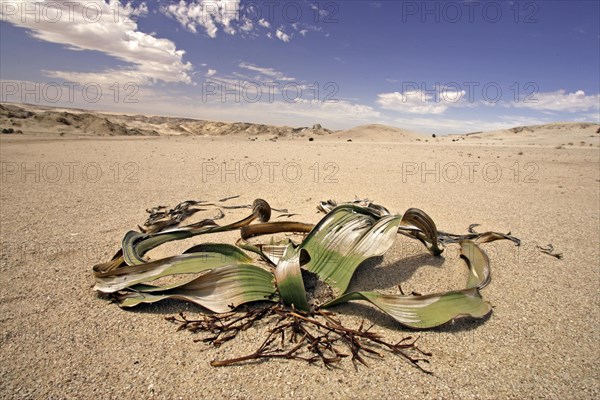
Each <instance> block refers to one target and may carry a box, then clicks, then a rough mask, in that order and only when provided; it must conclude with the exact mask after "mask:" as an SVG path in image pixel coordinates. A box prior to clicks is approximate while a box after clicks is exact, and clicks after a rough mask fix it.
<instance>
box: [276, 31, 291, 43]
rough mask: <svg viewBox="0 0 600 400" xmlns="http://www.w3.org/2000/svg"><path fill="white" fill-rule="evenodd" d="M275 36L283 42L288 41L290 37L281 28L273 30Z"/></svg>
mask: <svg viewBox="0 0 600 400" xmlns="http://www.w3.org/2000/svg"><path fill="white" fill-rule="evenodd" d="M275 36H277V39H279V40H281V41H283V42H285V43H287V42H289V41H290V39H291V36H290V35H288V34H287V33H285V32H284V31H282V30H281V28H279V29H277V32H275Z"/></svg>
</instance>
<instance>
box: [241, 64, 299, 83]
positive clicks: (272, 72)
mask: <svg viewBox="0 0 600 400" xmlns="http://www.w3.org/2000/svg"><path fill="white" fill-rule="evenodd" d="M238 67H240V68H243V69H247V70H249V71H254V72H258V73H259V74H262V75H266V76H268V77H270V78H273V79H276V80H278V81H293V80H294V78H291V77H288V76H285V74H284V73H283V72H280V71H277V70H276V69H273V68H264V67H258V66H256V65H254V64H250V63H246V62H241V63H240V64H239V65H238Z"/></svg>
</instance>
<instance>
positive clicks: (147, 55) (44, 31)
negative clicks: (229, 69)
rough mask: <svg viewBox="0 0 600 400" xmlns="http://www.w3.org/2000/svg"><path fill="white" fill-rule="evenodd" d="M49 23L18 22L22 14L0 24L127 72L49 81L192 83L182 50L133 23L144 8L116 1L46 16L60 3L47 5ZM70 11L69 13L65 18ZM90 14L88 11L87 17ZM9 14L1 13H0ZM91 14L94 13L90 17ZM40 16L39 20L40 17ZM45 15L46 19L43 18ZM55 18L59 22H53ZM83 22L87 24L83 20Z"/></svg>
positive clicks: (66, 75)
mask: <svg viewBox="0 0 600 400" xmlns="http://www.w3.org/2000/svg"><path fill="white" fill-rule="evenodd" d="M23 3H26V4H23V5H22V7H29V9H34V8H35V7H36V6H35V5H33V4H34V3H37V4H38V6H37V7H38V9H39V10H40V13H41V12H42V10H44V8H42V7H40V6H39V4H43V3H44V2H34V1H25V2H23ZM45 3H47V5H46V6H45V10H46V12H47V13H48V17H45V18H41V17H40V18H37V20H38V21H37V22H36V17H35V16H31V17H27V18H21V14H20V13H18V12H17V13H14V14H12V13H7V12H3V13H2V15H1V18H2V20H3V21H7V22H9V23H12V24H14V25H16V26H20V27H23V28H26V29H29V30H30V32H31V35H32V36H33V37H35V38H37V39H40V40H45V41H48V42H52V43H59V44H63V45H66V46H67V48H69V49H71V50H92V51H99V52H102V53H104V54H107V55H109V56H112V57H115V58H117V59H119V60H121V61H125V62H127V63H130V64H131V66H128V67H119V68H111V69H107V70H104V71H101V72H89V73H80V72H72V71H46V73H47V74H48V75H50V76H52V77H56V78H61V79H65V80H69V81H75V82H80V83H89V82H95V83H99V84H110V83H114V82H133V83H137V84H152V83H155V82H156V81H164V82H184V83H191V82H192V81H191V78H190V76H189V75H188V73H189V71H190V70H191V69H192V65H191V64H190V63H189V62H188V63H184V62H183V60H182V58H183V55H184V53H185V52H184V51H183V50H177V48H176V47H175V43H173V42H172V41H171V40H168V39H160V38H156V37H154V36H153V35H150V34H147V33H144V32H141V31H140V30H139V29H138V25H137V23H136V22H135V20H133V19H131V18H130V17H129V16H130V15H135V14H137V15H143V14H144V13H146V12H147V7H146V5H145V3H142V5H140V6H139V7H138V8H133V7H132V6H131V5H130V4H129V3H128V4H126V5H122V4H121V3H120V2H119V1H111V2H110V3H106V2H104V1H99V2H95V3H94V4H96V6H94V7H88V8H87V11H88V12H87V13H86V10H84V6H89V5H88V3H80V2H72V3H69V8H67V6H64V8H61V9H60V10H61V12H60V14H58V11H56V12H55V13H53V14H50V13H51V12H52V11H49V10H50V9H51V8H52V7H54V10H56V7H61V6H60V4H59V2H56V1H49V2H45ZM70 7H72V11H71V12H69V9H70ZM89 9H91V10H92V11H89ZM6 10H7V8H5V7H2V11H6ZM94 10H98V12H97V13H96V14H94V12H93V11H94ZM40 15H41V14H40ZM44 15H46V14H44ZM55 15H59V16H62V17H59V18H58V19H55V18H54V16H55ZM84 16H86V17H87V20H86V19H85V18H84Z"/></svg>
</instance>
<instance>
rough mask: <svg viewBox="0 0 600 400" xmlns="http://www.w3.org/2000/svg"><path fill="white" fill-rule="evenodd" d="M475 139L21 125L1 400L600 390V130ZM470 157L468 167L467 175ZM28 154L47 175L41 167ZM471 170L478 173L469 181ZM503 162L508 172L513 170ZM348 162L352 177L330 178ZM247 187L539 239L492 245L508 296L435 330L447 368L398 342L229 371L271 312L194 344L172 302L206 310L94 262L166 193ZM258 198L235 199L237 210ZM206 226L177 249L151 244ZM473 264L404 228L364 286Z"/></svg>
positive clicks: (4, 233)
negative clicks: (129, 293) (157, 295)
mask: <svg viewBox="0 0 600 400" xmlns="http://www.w3.org/2000/svg"><path fill="white" fill-rule="evenodd" d="M359 139H360V138H359ZM471 140H473V139H468V140H465V141H463V142H464V143H460V145H459V146H454V144H453V143H450V139H448V138H445V139H443V140H442V141H441V142H440V143H435V142H434V141H430V142H429V143H419V142H417V143H415V142H411V143H371V142H370V141H369V140H365V141H363V142H360V141H354V140H353V142H352V143H349V142H346V141H345V140H339V141H334V140H333V139H331V140H327V141H321V140H320V139H318V138H317V139H316V140H315V141H314V142H308V141H307V140H306V139H303V140H288V141H283V140H279V141H277V142H271V141H268V140H264V139H263V140H260V141H255V142H251V141H249V140H247V138H231V139H215V140H211V139H210V138H198V137H157V138H116V139H111V138H98V139H67V138H66V137H65V138H47V139H43V138H30V137H27V136H26V135H24V136H21V137H16V136H14V135H13V136H10V137H8V135H4V136H3V137H2V138H0V149H1V150H0V161H1V162H2V163H3V164H2V165H3V168H5V169H4V170H3V176H2V178H3V181H2V186H1V187H2V190H1V199H0V201H1V211H0V218H1V225H0V233H1V238H2V254H1V259H0V274H1V275H0V318H1V320H0V321H1V325H0V331H1V336H0V354H1V360H2V362H1V363H0V397H1V398H134V397H135V398H148V397H151V396H154V397H155V398H168V399H171V398H182V399H197V398H268V399H279V398H365V397H366V398H412V399H414V398H444V399H453V398H456V399H459V398H460V399H463V398H515V399H521V398H532V397H533V398H586V399H587V398H598V397H599V396H600V384H599V371H600V370H599V367H600V361H599V359H600V351H599V350H598V349H599V347H598V343H599V335H598V327H599V324H598V322H599V321H598V319H599V296H598V295H599V291H598V290H599V289H598V288H599V284H600V276H599V271H598V268H599V265H600V245H599V244H600V239H599V237H600V232H599V229H600V228H599V226H600V224H599V215H600V203H599V201H600V200H599V185H600V183H599V182H600V172H599V164H600V160H599V150H598V148H597V139H593V138H590V140H596V142H595V144H594V147H587V146H585V147H584V146H569V147H567V148H565V149H555V148H554V147H553V146H551V145H548V146H527V145H525V146H522V147H518V146H506V145H502V144H496V145H489V144H480V143H474V142H472V141H471ZM570 141H571V140H567V139H565V142H570ZM519 152H522V153H523V154H521V155H519V154H518V153H519ZM207 162H208V163H216V164H210V165H213V166H214V165H216V166H218V167H219V168H220V167H221V165H222V164H221V163H223V162H225V163H226V165H227V166H228V168H231V169H233V168H235V163H239V165H240V171H241V172H240V176H239V179H237V182H236V177H235V176H234V175H232V174H229V175H226V176H224V177H223V178H224V179H222V178H221V177H220V176H219V175H218V174H217V175H214V176H210V177H205V178H206V179H203V175H202V169H203V163H207ZM250 162H254V163H258V164H259V165H261V166H263V167H262V173H263V174H262V175H263V176H262V178H261V179H259V180H258V182H252V181H253V180H255V179H254V178H255V175H254V174H252V171H250V168H249V167H247V168H246V173H247V175H246V176H244V175H243V171H244V166H246V165H248V164H247V163H250ZM265 162H271V163H279V164H278V165H276V164H271V165H274V176H273V179H270V178H269V173H268V167H267V166H266V164H264V163H265ZM22 163H25V164H22ZM36 163H38V167H36ZM52 163H58V165H61V166H62V167H61V172H62V175H61V177H60V178H59V179H58V181H57V182H50V180H57V179H56V175H55V170H51V169H52V168H55V167H56V165H57V164H52ZM66 163H75V164H66ZM128 163H129V164H128ZM286 163H297V164H298V165H299V166H300V169H301V171H302V177H301V178H300V179H299V180H298V182H293V181H291V178H293V177H294V174H293V172H294V169H295V167H296V165H295V164H294V165H293V166H292V167H290V168H292V169H288V170H287V172H288V176H287V177H288V179H287V180H286V179H284V177H283V176H282V175H283V174H282V171H283V169H284V166H285V165H286ZM316 163H318V165H316ZM328 163H332V164H328ZM403 163H404V164H403ZM422 163H424V164H422ZM436 163H439V171H440V172H439V180H438V179H436V175H437V174H436V173H433V174H429V175H425V176H424V177H421V175H420V173H419V172H420V171H419V172H417V173H416V174H413V175H406V174H403V170H404V171H407V168H408V170H410V171H412V170H414V168H415V166H417V167H418V168H419V169H422V168H427V169H429V170H435V165H436ZM449 163H455V164H449ZM466 163H476V164H466ZM68 165H71V166H73V176H72V177H70V176H69V167H68ZM90 165H91V167H90ZM204 165H205V168H206V165H208V164H204ZM403 165H404V167H403ZM457 165H458V166H459V167H460V168H461V170H462V171H461V173H462V177H461V178H460V179H458V181H457V182H452V181H454V180H456V179H455V177H456V175H455V173H456V166H457ZM15 166H16V168H17V171H16V172H15V174H9V173H8V170H6V168H12V167H15ZM23 166H25V167H27V168H29V169H33V171H34V173H33V174H29V175H24V174H23V171H22V170H21V168H22V167H23ZM116 166H117V167H118V168H117V169H119V170H120V174H119V175H118V176H115V173H114V171H115V167H116ZM334 166H335V167H334ZM471 166H473V168H475V170H476V172H474V175H473V177H472V179H469V176H468V172H469V168H471ZM35 168H38V169H37V170H36V169H35ZM84 168H87V170H86V171H87V173H88V175H87V178H85V177H84V176H82V175H83V174H82V173H83V170H84ZM98 168H99V170H100V171H101V176H100V179H99V180H97V181H96V179H95V178H96V177H95V174H94V172H95V171H97V169H98ZM311 168H312V169H311ZM452 168H454V170H451V169H452ZM315 169H316V170H319V171H320V174H319V176H318V177H316V176H315ZM496 169H499V170H500V171H501V172H502V177H501V178H500V179H499V180H498V181H497V182H494V180H495V170H496ZM483 170H486V172H487V174H486V175H484V174H483ZM516 170H518V171H519V173H518V174H515V171H516ZM11 171H12V170H11ZM332 171H335V175H334V176H329V178H330V179H327V177H328V173H331V172H332ZM128 173H130V174H132V175H127V174H128ZM251 174H252V175H251ZM36 177H39V178H40V179H39V182H36V181H35V180H36ZM330 180H333V181H331V182H329V181H330ZM223 181H224V182H223ZM237 194H241V195H242V197H241V198H240V199H236V200H231V201H230V203H231V204H239V203H250V202H252V200H253V199H254V198H257V197H261V198H264V199H266V200H267V201H269V202H270V204H271V205H272V206H273V207H287V208H289V209H290V212H296V213H299V214H300V215H299V216H298V217H296V218H297V219H301V220H305V221H312V222H316V221H318V219H319V218H320V215H319V214H316V210H315V205H316V204H317V202H318V201H319V200H325V199H328V198H335V199H337V200H340V201H342V200H350V199H353V198H354V196H355V195H357V196H359V197H369V198H370V199H372V200H374V201H376V202H378V203H380V204H384V205H386V206H387V207H388V208H389V209H390V210H391V211H393V212H399V213H402V212H403V211H404V210H406V209H407V208H409V207H418V208H421V209H423V210H425V211H426V212H427V213H429V214H430V215H431V216H432V217H433V219H434V220H435V222H436V223H437V225H438V227H439V228H440V229H442V230H446V231H450V232H456V233H462V232H464V231H465V230H466V228H467V226H468V225H469V224H471V223H480V224H482V226H481V227H480V228H479V229H480V230H497V231H504V232H506V231H509V230H510V231H512V233H513V234H514V235H516V236H518V237H520V238H521V239H522V240H523V246H522V247H521V248H517V247H515V246H514V245H513V244H512V243H510V242H508V241H501V242H495V243H491V244H488V245H484V247H485V249H487V251H488V253H489V255H490V258H491V262H492V274H493V278H492V283H491V284H490V285H489V286H488V287H486V288H485V289H483V291H482V292H483V296H484V298H486V299H487V300H488V301H490V302H491V303H492V304H493V305H494V307H495V308H494V311H493V313H492V314H491V316H490V317H489V318H488V319H486V320H483V321H477V320H472V319H463V320H459V321H456V322H455V323H450V324H448V325H446V326H443V327H440V328H437V329H433V330H430V331H426V332H420V333H418V334H419V335H420V336H421V339H420V346H421V347H422V348H423V349H425V350H428V351H431V352H432V353H433V357H432V360H431V366H430V369H431V370H432V371H433V372H434V374H435V375H434V376H428V375H425V374H423V373H421V372H419V371H418V370H416V369H415V368H413V367H411V366H410V365H408V363H407V362H405V361H404V360H402V359H401V358H399V357H395V356H392V355H386V356H385V358H384V359H376V358H370V359H369V360H368V361H369V364H370V368H366V367H363V366H359V367H358V368H356V369H355V368H354V367H353V365H352V363H351V362H350V361H349V360H345V361H344V362H343V363H342V364H341V365H340V368H338V369H334V370H331V371H328V370H326V369H325V368H324V367H323V366H321V365H312V366H311V365H306V364H304V363H301V362H295V361H289V362H286V361H269V362H264V363H254V364H252V363H251V364H247V365H243V366H232V367H226V368H213V367H211V366H210V365H209V361H210V360H212V359H215V358H220V359H222V358H226V357H232V356H239V355H243V354H246V353H249V352H251V351H252V350H254V348H255V347H256V346H257V345H258V343H259V341H260V340H261V337H263V334H264V328H265V326H264V325H260V326H259V327H258V328H257V329H251V330H249V331H248V332H245V333H243V334H242V335H241V336H240V337H239V338H238V340H237V341H236V342H235V343H229V344H226V345H224V346H223V347H221V348H219V349H213V348H210V347H209V346H207V345H205V344H202V343H194V342H193V339H194V338H195V336H194V335H192V334H189V333H187V332H179V333H177V332H175V328H176V327H175V326H174V325H172V324H170V323H168V322H167V321H165V320H164V319H163V318H164V317H165V316H171V315H176V314H177V313H178V312H179V311H182V310H184V311H186V312H187V313H188V314H189V315H190V316H197V315H198V314H199V312H201V311H202V310H201V308H200V307H196V306H193V305H186V304H184V303H182V302H176V301H171V302H164V303H163V304H157V305H152V306H142V307H139V308H137V309H135V310H132V311H125V310H121V309H119V307H118V306H116V305H115V304H109V303H108V302H107V301H105V300H103V299H100V298H98V297H97V295H96V294H95V293H94V292H93V291H92V290H91V285H92V283H93V280H92V277H91V267H92V265H93V264H95V263H97V262H100V261H105V260H107V259H109V258H110V257H111V256H112V255H113V254H114V252H115V251H116V250H117V249H118V247H119V243H120V240H121V238H122V236H123V235H124V233H125V232H126V231H127V230H130V229H134V228H135V227H136V225H137V224H139V223H142V222H143V221H144V219H145V218H146V213H145V212H144V210H145V209H146V208H147V207H151V206H156V205H159V204H161V205H169V206H174V205H175V204H177V203H178V202H180V201H183V200H188V199H198V200H216V199H219V198H222V197H226V196H230V195H237ZM246 213H247V210H236V211H232V212H229V213H228V215H227V218H228V220H235V219H236V218H238V217H240V216H243V215H245V214H246ZM209 214H210V213H209ZM213 239H214V240H232V239H234V235H233V234H230V235H222V236H219V237H215V238H210V240H213ZM203 240H205V239H204V238H201V237H200V238H194V239H190V240H188V241H186V243H184V244H173V245H169V246H165V247H164V249H163V248H160V249H158V250H156V251H155V252H153V253H152V254H151V256H152V257H155V258H156V257H162V256H166V255H168V254H171V253H172V252H174V251H181V250H183V249H185V248H186V247H189V246H190V245H192V244H195V243H199V242H201V241H203ZM547 243H552V244H553V245H554V247H555V249H556V250H557V251H560V252H562V253H563V254H564V259H563V260H557V259H555V258H553V257H550V256H548V255H545V254H542V253H540V252H538V251H536V249H535V245H536V244H540V245H545V244H547ZM465 278H466V269H465V268H464V266H463V264H461V261H459V260H458V257H457V248H455V247H449V248H447V250H446V252H445V253H444V258H442V259H437V258H434V257H431V256H429V255H428V254H427V253H426V252H425V250H424V248H422V247H419V246H418V245H416V244H415V243H413V242H412V241H410V240H408V239H401V238H398V240H397V242H396V244H395V245H394V246H393V247H392V249H390V251H389V252H388V253H387V254H386V256H385V257H384V259H383V261H382V262H381V263H376V262H367V263H366V264H365V265H363V266H361V267H360V269H359V271H358V274H357V276H356V277H355V278H354V280H353V283H352V288H354V289H375V288H380V289H384V290H394V288H395V287H396V285H398V284H399V283H402V287H403V288H404V290H405V291H412V290H414V291H417V292H421V293H427V292H433V291H438V290H444V289H447V288H450V287H460V285H462V284H463V282H464V279H465ZM336 311H338V312H339V313H340V314H341V315H342V317H341V318H342V319H343V321H344V322H345V323H346V324H348V325H351V326H358V324H359V323H360V321H361V320H362V319H365V318H366V319H367V320H368V321H371V322H372V323H375V324H376V327H375V328H374V329H376V330H377V331H378V332H381V333H383V334H385V335H386V336H387V337H388V338H389V339H390V340H394V339H396V340H399V339H400V338H402V337H403V336H406V335H408V334H414V332H409V331H408V330H407V329H405V328H402V327H401V326H400V325H399V324H397V323H395V322H394V321H393V320H391V319H390V318H388V317H387V316H385V315H384V314H382V313H380V312H378V311H376V310H375V309H373V308H371V307H370V306H367V305H364V304H359V303H354V304H351V305H344V306H341V307H338V308H336Z"/></svg>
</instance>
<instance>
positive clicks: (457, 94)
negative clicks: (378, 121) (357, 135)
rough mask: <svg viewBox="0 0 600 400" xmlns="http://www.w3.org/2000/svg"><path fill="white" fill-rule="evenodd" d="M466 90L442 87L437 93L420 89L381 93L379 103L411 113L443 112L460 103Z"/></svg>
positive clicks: (384, 106)
mask: <svg viewBox="0 0 600 400" xmlns="http://www.w3.org/2000/svg"><path fill="white" fill-rule="evenodd" d="M465 94H466V92H465V91H464V90H462V91H453V90H447V89H442V90H441V91H439V92H436V93H435V94H433V93H429V92H423V91H420V90H414V91H405V92H403V93H402V92H391V93H380V94H378V95H377V104H379V105H380V106H381V107H383V108H385V109H387V110H393V111H400V112H405V113H410V114H442V113H444V112H445V111H446V110H447V109H448V107H450V106H453V105H458V104H459V102H460V101H461V100H462V99H463V98H464V96H465Z"/></svg>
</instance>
